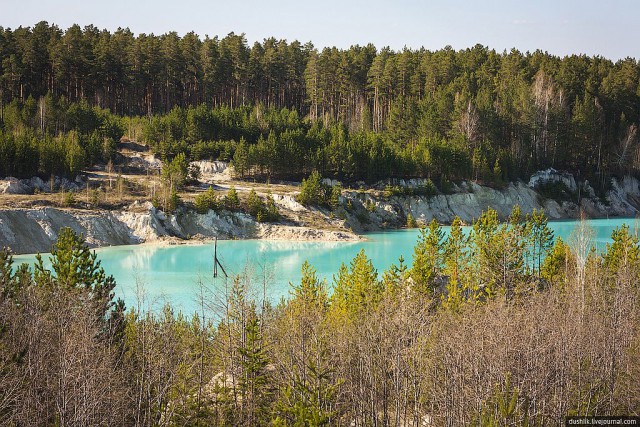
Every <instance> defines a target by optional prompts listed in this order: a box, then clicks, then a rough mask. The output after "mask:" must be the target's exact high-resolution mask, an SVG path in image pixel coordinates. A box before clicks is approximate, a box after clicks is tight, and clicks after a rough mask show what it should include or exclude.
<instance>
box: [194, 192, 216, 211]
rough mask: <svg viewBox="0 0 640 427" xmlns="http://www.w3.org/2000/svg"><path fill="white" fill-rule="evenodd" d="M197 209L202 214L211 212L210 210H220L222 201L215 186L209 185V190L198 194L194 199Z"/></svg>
mask: <svg viewBox="0 0 640 427" xmlns="http://www.w3.org/2000/svg"><path fill="white" fill-rule="evenodd" d="M194 205H195V207H196V211H197V212H198V213H201V214H205V213H207V212H209V210H214V211H218V210H219V209H220V202H219V201H218V196H216V193H215V192H214V191H213V188H211V187H209V189H208V190H207V191H205V192H204V193H202V194H198V195H197V196H196V199H195V201H194Z"/></svg>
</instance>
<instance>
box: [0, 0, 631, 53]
mask: <svg viewBox="0 0 640 427" xmlns="http://www.w3.org/2000/svg"><path fill="white" fill-rule="evenodd" d="M43 20H44V21H47V22H49V23H50V24H54V23H55V24H56V25H58V27H60V28H62V29H66V28H68V27H69V26H71V25H72V24H74V23H77V24H79V25H80V26H85V25H89V24H92V25H94V26H96V27H98V28H100V29H103V28H106V29H108V30H110V31H113V30H116V29H117V28H118V27H122V28H127V27H128V28H129V29H130V30H131V31H132V32H133V33H135V34H139V33H147V34H149V33H154V34H156V35H158V34H162V33H166V32H169V31H176V32H177V33H178V34H179V35H184V34H186V33H188V32H190V31H194V32H195V33H196V34H199V35H200V36H202V37H204V36H205V35H209V36H211V37H213V36H220V37H224V36H225V35H227V34H228V33H230V32H235V33H236V34H240V33H245V35H246V38H247V40H248V42H249V44H250V45H251V44H253V43H254V42H255V41H259V42H261V41H262V40H263V39H265V38H268V37H275V38H276V39H286V40H288V41H293V40H298V41H300V42H302V43H306V42H309V41H310V42H312V43H313V44H314V46H316V47H317V48H319V49H321V48H323V47H327V46H336V47H339V48H348V47H349V46H351V45H355V44H359V45H366V44H368V43H373V44H374V45H375V46H376V47H378V48H382V47H384V46H389V47H391V48H392V49H394V50H401V49H403V48H404V47H408V48H412V49H419V48H420V47H425V48H427V49H430V50H435V49H441V48H443V47H445V46H447V45H449V46H452V47H453V48H454V49H456V50H458V49H464V48H467V47H471V46H474V45H476V44H478V43H479V44H482V45H484V46H488V47H489V48H493V49H495V50H497V51H499V52H501V51H503V50H505V49H506V50H510V49H511V48H516V49H518V50H520V51H522V52H526V51H531V52H533V51H535V50H537V49H540V50H542V51H547V52H549V53H551V54H555V55H559V56H565V55H570V54H586V55H589V56H592V55H600V56H603V57H606V58H609V59H612V60H618V59H623V58H626V57H633V58H640V1H638V0H527V1H523V0H475V1H472V0H467V1H462V0H439V1H433V0H422V1H420V0H394V1H391V0H368V1H365V0H342V1H340V0H319V1H308V0H307V1H305V0H298V1H294V0H282V1H280V0H261V1H260V0H224V1H221V0H209V1H206V0H172V1H169V0H110V1H92V0H56V1H50V0H0V26H3V27H5V28H7V27H8V28H17V27H19V26H33V25H34V24H36V23H37V22H39V21H43Z"/></svg>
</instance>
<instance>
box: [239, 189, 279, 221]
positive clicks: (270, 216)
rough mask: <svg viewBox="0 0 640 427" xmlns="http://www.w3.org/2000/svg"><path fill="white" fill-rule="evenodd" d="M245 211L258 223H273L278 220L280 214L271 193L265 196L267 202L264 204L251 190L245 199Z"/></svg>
mask: <svg viewBox="0 0 640 427" xmlns="http://www.w3.org/2000/svg"><path fill="white" fill-rule="evenodd" d="M246 210H247V213H248V214H249V215H251V216H253V217H255V219H256V220H257V221H258V222H274V221H278V220H279V219H280V212H279V211H278V207H277V206H276V202H275V200H274V199H273V195H272V194H271V193H269V194H267V200H266V202H264V201H263V200H262V199H261V198H260V196H258V194H257V193H256V192H255V190H251V192H250V193H249V197H247V205H246Z"/></svg>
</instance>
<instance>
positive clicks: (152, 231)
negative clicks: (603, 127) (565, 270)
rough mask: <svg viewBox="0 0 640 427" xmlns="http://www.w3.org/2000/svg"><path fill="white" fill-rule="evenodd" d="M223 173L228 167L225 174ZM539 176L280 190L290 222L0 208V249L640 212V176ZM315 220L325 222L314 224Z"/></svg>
mask: <svg viewBox="0 0 640 427" xmlns="http://www.w3.org/2000/svg"><path fill="white" fill-rule="evenodd" d="M224 171H228V169H224V170H223V172H222V173H224ZM214 173H218V172H214ZM537 176H538V177H537V178H536V179H533V178H532V180H530V182H529V183H528V185H527V184H525V183H523V182H516V183H512V184H509V185H508V186H506V187H504V188H502V189H495V188H490V187H485V186H481V185H478V184H476V183H469V182H466V183H462V184H460V185H459V186H456V187H455V193H453V194H437V195H433V196H430V197H429V196H390V197H389V196H388V194H385V193H387V192H385V191H375V190H371V191H364V190H360V191H355V190H348V191H345V192H344V193H343V195H342V196H341V197H340V205H341V207H340V208H338V209H337V210H335V211H330V210H329V209H328V208H307V207H304V206H302V205H301V204H299V203H298V202H297V201H296V200H295V197H294V196H295V194H294V193H290V194H284V195H278V194H274V195H273V197H274V201H275V202H276V205H277V206H278V208H279V209H280V210H281V212H286V214H287V216H288V218H289V220H290V222H289V223H288V224H262V223H258V222H256V221H255V220H254V219H253V218H252V217H251V216H249V215H246V214H244V213H240V212H227V211H222V212H219V213H216V212H214V211H209V212H208V213H206V214H199V213H196V212H195V211H190V210H186V209H182V210H178V211H177V212H176V213H175V214H173V215H166V214H165V213H164V212H162V211H158V210H156V209H155V208H154V207H153V206H152V205H151V204H150V203H148V202H146V203H134V204H133V205H131V206H130V207H129V208H127V209H125V210H122V211H87V210H73V209H56V208H49V207H46V208H44V207H43V208H33V209H31V208H29V209H6V210H0V247H1V246H8V247H10V248H11V249H12V250H13V251H14V252H15V253H34V252H46V251H49V250H50V248H51V245H52V244H53V243H54V242H55V240H56V239H57V234H58V232H59V230H60V228H61V227H65V226H66V227H71V228H72V229H73V230H75V231H76V232H77V233H82V234H83V235H84V236H85V238H86V240H87V242H88V243H89V245H90V246H93V247H97V246H110V245H126V244H136V243H142V242H156V241H163V240H167V239H169V240H172V241H175V240H182V241H186V240H191V239H212V238H214V237H216V238H220V239H235V238H240V239H273V240H324V241H327V240H329V241H344V240H358V239H359V237H358V236H357V235H356V234H354V233H351V232H348V231H339V230H338V231H336V230H320V229H317V228H313V227H306V226H299V225H295V224H324V225H323V226H326V227H329V228H334V229H335V228H338V229H340V228H342V229H343V230H348V229H350V230H354V231H356V232H360V231H372V230H380V229H384V228H396V227H401V226H404V225H405V224H406V219H407V216H408V215H409V214H411V215H412V216H413V218H414V219H416V220H418V221H419V222H422V223H427V222H429V221H431V220H432V219H435V220H436V221H438V222H439V223H442V224H449V223H451V222H452V221H453V219H454V218H455V217H456V216H459V217H460V218H461V219H462V220H463V221H464V222H466V223H468V224H470V223H472V222H473V220H474V219H476V218H478V217H479V216H480V215H481V214H482V212H483V211H485V210H486V209H487V208H493V209H495V210H496V211H497V213H498V216H499V217H500V218H501V219H506V218H507V217H508V216H509V214H510V213H511V210H512V209H513V206H514V205H519V206H520V208H521V210H522V212H523V213H525V214H526V213H530V212H531V211H533V210H534V209H539V210H540V209H542V210H544V211H545V212H546V214H547V216H548V217H549V218H551V219H560V218H576V217H578V216H579V215H580V212H581V211H582V212H585V213H586V215H587V216H589V217H609V216H625V217H631V216H635V215H638V213H639V212H640V182H638V180H637V179H635V178H631V177H625V178H623V179H621V180H614V181H613V182H612V186H611V190H610V191H609V193H608V194H607V197H606V198H598V197H596V195H595V194H594V191H593V189H592V188H591V187H589V185H588V183H585V182H581V183H580V182H576V181H575V180H574V179H573V177H571V176H570V175H568V174H565V173H562V172H557V171H553V170H547V171H543V172H541V173H540V174H539V175H537ZM5 182H8V184H7V185H8V186H9V187H11V188H19V185H22V184H24V183H23V182H22V181H18V182H16V181H14V180H5ZM549 182H551V183H562V184H563V185H564V187H566V188H567V189H568V191H570V192H571V194H572V200H564V201H557V200H554V199H551V198H545V197H543V196H542V195H541V193H540V192H539V191H537V189H538V188H539V187H540V186H541V185H544V183H549ZM33 184H34V185H37V184H39V182H34V183H33ZM42 184H44V183H42ZM396 184H397V183H396ZM425 184H426V183H425V182H422V181H419V180H411V181H407V182H403V183H402V185H405V186H406V188H419V187H421V186H424V185H425ZM25 185H26V184H25ZM0 188H2V187H0ZM381 188H383V186H382V187H381ZM409 193H410V192H409ZM574 196H575V197H577V198H575V199H574ZM578 200H579V202H578ZM320 217H322V218H320ZM292 218H293V219H292ZM296 218H297V219H296ZM314 218H315V219H319V218H320V219H322V221H319V222H316V221H315V220H314Z"/></svg>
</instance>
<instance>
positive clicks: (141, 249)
mask: <svg viewBox="0 0 640 427" xmlns="http://www.w3.org/2000/svg"><path fill="white" fill-rule="evenodd" d="M587 222H588V224H589V226H590V227H591V228H592V229H593V244H594V245H595V246H596V248H597V249H598V250H600V251H601V250H604V249H605V247H606V243H607V242H609V241H610V236H611V232H612V230H613V229H615V228H617V227H619V226H621V225H622V224H629V225H630V226H631V227H632V229H637V221H636V220H635V219H633V218H632V219H628V218H627V219H620V218H617V219H596V220H589V221H587ZM576 224H577V222H576V221H553V222H550V223H549V225H550V226H551V228H552V229H553V230H554V232H555V235H556V236H560V237H562V238H563V239H564V240H565V241H567V240H568V239H569V236H570V235H571V233H572V232H573V230H574V228H575V226H576ZM443 229H444V230H445V231H448V229H449V228H448V227H443ZM417 237H418V230H417V229H412V230H397V231H387V232H380V233H369V234H367V235H366V238H367V240H365V241H360V242H298V241H265V240H225V241H218V258H219V260H220V261H221V263H222V265H223V266H224V268H225V270H226V271H227V273H229V275H230V276H231V275H233V274H237V273H240V272H242V271H243V270H245V269H248V271H249V272H252V273H251V274H252V276H253V277H254V281H255V282H256V283H257V284H258V285H257V288H258V289H261V290H262V284H263V283H265V282H266V283H267V286H266V294H267V297H268V298H270V299H271V300H272V301H274V302H275V301H278V300H279V299H280V298H282V297H287V296H288V295H289V290H290V286H289V283H290V282H293V283H297V282H299V280H300V266H301V265H302V263H303V262H304V261H305V260H306V261H309V262H310V263H311V264H312V265H313V266H314V267H315V268H316V270H317V274H318V276H319V277H324V278H326V279H327V282H328V283H329V284H331V283H332V277H333V274H335V273H337V271H338V268H339V266H340V264H341V263H343V262H344V263H349V262H350V261H351V260H352V259H353V258H354V257H355V255H356V254H357V253H358V251H360V249H364V250H365V251H366V253H367V256H368V257H369V258H371V260H372V261H373V265H374V266H375V267H376V268H377V269H378V272H379V273H380V274H381V273H382V272H383V271H384V270H386V269H387V268H388V267H389V266H390V265H391V264H393V263H395V264H397V263H398V258H399V257H400V256H403V257H404V259H405V262H406V263H407V264H410V263H411V258H412V253H413V247H414V245H415V243H416V241H417ZM96 252H97V253H98V258H99V259H100V260H101V261H102V266H103V267H104V269H105V271H106V272H107V274H112V275H113V276H114V278H115V279H116V282H117V284H118V285H117V288H116V295H117V296H118V297H121V298H123V299H124V300H125V303H126V304H127V307H135V306H138V307H140V308H143V309H149V308H151V309H157V308H159V307H161V306H162V305H163V304H164V303H165V302H170V303H171V305H172V306H174V307H175V308H177V309H179V310H182V311H184V312H188V313H191V312H193V311H194V310H196V308H197V307H198V304H197V303H196V300H197V297H196V296H197V294H198V290H199V288H200V287H199V285H198V283H199V282H202V283H204V284H205V285H207V286H208V287H209V288H210V289H214V292H215V289H218V288H220V287H224V279H223V278H221V276H223V275H222V274H221V271H220V270H219V273H220V274H219V277H218V278H217V279H214V278H213V277H212V276H213V274H212V271H213V243H211V244H195V245H175V246H158V245H152V244H151V245H136V246H117V247H109V248H101V249H97V250H96ZM44 258H45V260H48V257H47V256H45V257H44ZM14 260H15V262H16V263H21V262H27V263H33V262H34V261H35V256H34V255H19V256H15V257H14ZM264 277H266V278H267V280H263V279H264ZM140 290H144V294H145V295H146V298H145V299H144V301H143V300H142V298H141V297H140V295H141V293H140Z"/></svg>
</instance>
